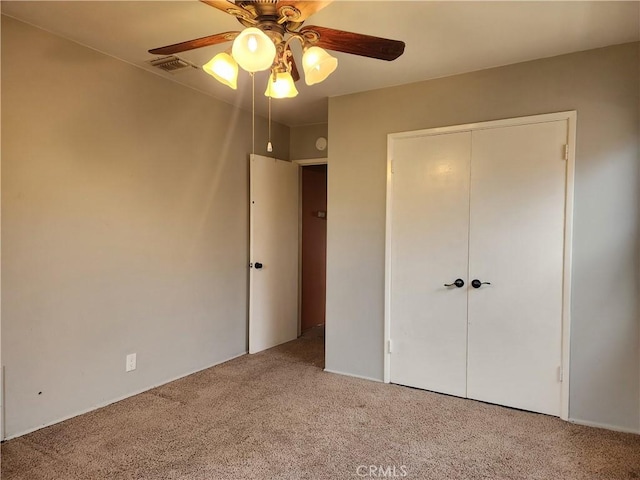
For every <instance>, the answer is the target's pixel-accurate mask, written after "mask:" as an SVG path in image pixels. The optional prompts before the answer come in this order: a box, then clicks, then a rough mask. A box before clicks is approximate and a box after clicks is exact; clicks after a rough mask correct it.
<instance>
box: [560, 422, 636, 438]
mask: <svg viewBox="0 0 640 480" xmlns="http://www.w3.org/2000/svg"><path fill="white" fill-rule="evenodd" d="M569 422H570V423H575V424H576V425H583V426H585V427H594V428H604V429H605V430H613V431H614V432H622V433H635V434H636V435H640V429H637V428H627V427H620V426H618V425H609V424H608V423H598V422H590V421H588V420H578V419H576V418H570V419H569Z"/></svg>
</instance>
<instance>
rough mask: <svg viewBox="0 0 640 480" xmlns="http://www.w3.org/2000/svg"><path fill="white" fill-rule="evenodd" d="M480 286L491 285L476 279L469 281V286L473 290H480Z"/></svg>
mask: <svg viewBox="0 0 640 480" xmlns="http://www.w3.org/2000/svg"><path fill="white" fill-rule="evenodd" d="M482 285H491V283H490V282H481V281H480V280H478V279H477V278H476V279H474V280H471V286H472V287H473V288H480V287H481V286H482Z"/></svg>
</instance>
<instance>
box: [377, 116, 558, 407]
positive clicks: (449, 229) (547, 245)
mask: <svg viewBox="0 0 640 480" xmlns="http://www.w3.org/2000/svg"><path fill="white" fill-rule="evenodd" d="M567 136H568V121H567V120H559V121H548V122H542V123H532V124H524V125H516V126H506V127H504V126H503V127H496V128H480V129H470V130H468V131H460V132H456V133H444V134H424V135H420V134H416V136H413V137H411V136H407V137H402V138H400V139H396V140H395V141H394V142H393V147H392V152H391V155H392V160H393V167H392V172H393V173H392V174H391V176H390V181H391V182H392V192H393V193H392V198H391V199H390V204H389V213H390V223H389V226H388V228H390V235H389V239H390V245H389V251H388V254H389V255H390V257H389V264H388V266H389V269H390V271H389V272H388V275H389V277H388V280H389V285H390V287H389V296H388V298H389V306H388V314H389V339H390V340H391V342H392V343H391V345H392V346H393V348H392V353H390V354H389V375H390V381H391V382H393V383H398V384H402V385H408V386H413V387H417V388H422V389H426V390H432V391H436V392H442V393H447V394H451V395H456V396H460V397H468V398H473V399H477V400H482V401H486V402H490V403H496V404H500V405H506V406H511V407H516V408H521V409H524V410H530V411H535V412H541V413H546V414H550V415H557V416H558V415H560V409H561V379H562V373H561V372H562V369H561V365H562V313H563V272H564V241H565V203H566V201H565V198H566V179H567V162H566V160H565V152H566V149H565V145H567Z"/></svg>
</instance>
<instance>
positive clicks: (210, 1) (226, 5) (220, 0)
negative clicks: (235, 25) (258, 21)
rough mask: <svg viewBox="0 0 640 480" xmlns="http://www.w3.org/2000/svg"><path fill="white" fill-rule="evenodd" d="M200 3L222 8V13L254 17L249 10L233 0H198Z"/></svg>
mask: <svg viewBox="0 0 640 480" xmlns="http://www.w3.org/2000/svg"><path fill="white" fill-rule="evenodd" d="M200 1H201V2H202V3H206V4H207V5H209V6H210V7H213V8H217V9H218V10H222V11H223V12H224V13H228V14H229V15H233V16H234V17H243V18H254V15H253V13H251V12H250V11H249V10H246V9H244V8H242V7H241V6H240V5H236V4H235V3H233V2H228V1H227V0H200Z"/></svg>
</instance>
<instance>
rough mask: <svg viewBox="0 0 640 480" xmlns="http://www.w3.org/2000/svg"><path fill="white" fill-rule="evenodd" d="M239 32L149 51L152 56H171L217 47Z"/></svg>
mask: <svg viewBox="0 0 640 480" xmlns="http://www.w3.org/2000/svg"><path fill="white" fill-rule="evenodd" d="M239 33H240V32H224V33H216V34H215V35H209V36H208V37H202V38H196V39H195V40H188V41H186V42H180V43H174V44H173V45H167V46H164V47H159V48H154V49H153V50H149V53H152V54H154V55H172V54H174V53H180V52H186V51H187V50H193V49H195V48H202V47H208V46H209V45H217V44H218V43H224V42H230V41H232V40H233V39H234V38H236V37H237V36H238V34H239Z"/></svg>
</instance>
